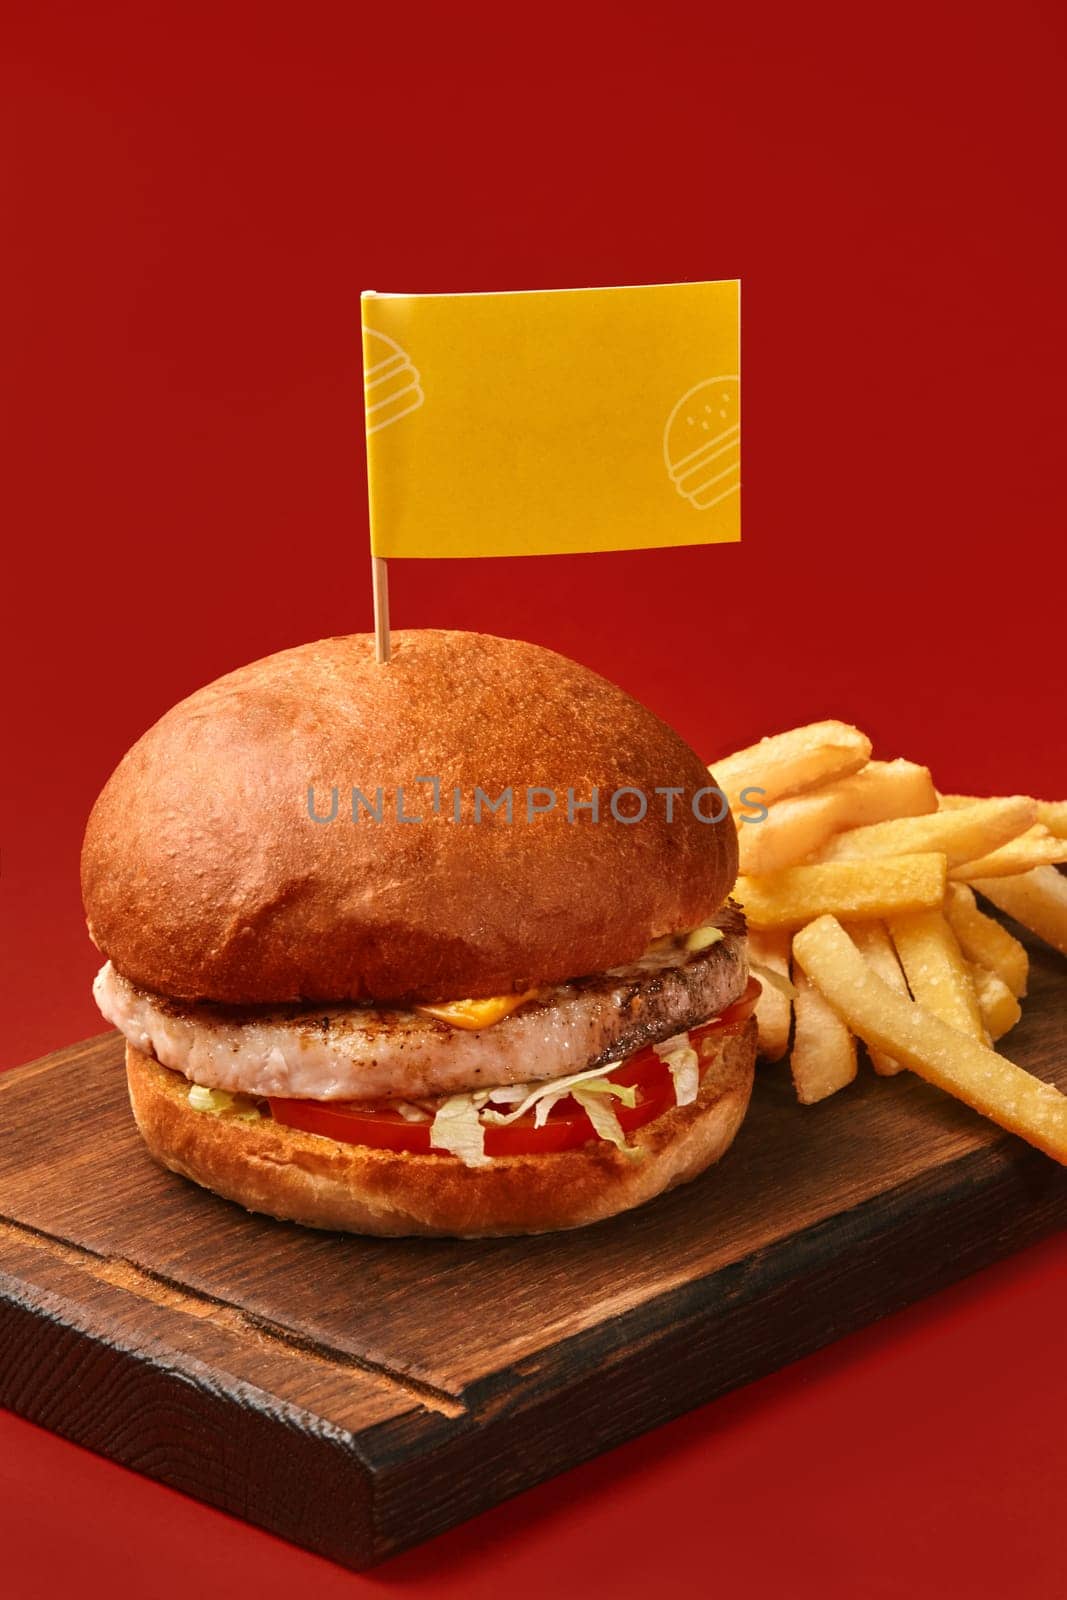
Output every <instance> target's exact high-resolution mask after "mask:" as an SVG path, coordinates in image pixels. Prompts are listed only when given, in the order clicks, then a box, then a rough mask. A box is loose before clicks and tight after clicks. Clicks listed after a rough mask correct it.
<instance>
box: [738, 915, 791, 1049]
mask: <svg viewBox="0 0 1067 1600" xmlns="http://www.w3.org/2000/svg"><path fill="white" fill-rule="evenodd" d="M791 942H792V941H791V939H790V936H789V934H788V932H786V931H784V930H777V931H773V932H772V931H769V930H768V931H766V932H762V933H761V932H760V930H759V929H758V928H753V929H752V930H751V932H750V933H749V936H748V957H749V964H750V965H751V966H753V967H754V968H759V967H765V968H766V969H767V970H768V971H769V972H772V973H777V974H778V977H779V978H780V979H782V986H781V987H779V985H778V984H776V983H772V982H771V981H770V980H769V979H764V980H762V982H763V988H762V991H761V993H760V997H759V999H758V1000H757V1001H756V1027H757V1028H758V1030H759V1053H760V1055H761V1056H762V1057H763V1059H764V1060H765V1061H780V1060H781V1059H782V1057H783V1056H784V1055H785V1053H786V1051H787V1050H788V1048H789V1029H790V1026H791V1024H792V1021H793V1001H792V999H791V997H790V995H789V991H788V989H787V988H786V987H785V985H786V984H788V983H789V947H790V944H791ZM759 976H760V974H759V971H758V970H757V971H756V977H757V978H759Z"/></svg>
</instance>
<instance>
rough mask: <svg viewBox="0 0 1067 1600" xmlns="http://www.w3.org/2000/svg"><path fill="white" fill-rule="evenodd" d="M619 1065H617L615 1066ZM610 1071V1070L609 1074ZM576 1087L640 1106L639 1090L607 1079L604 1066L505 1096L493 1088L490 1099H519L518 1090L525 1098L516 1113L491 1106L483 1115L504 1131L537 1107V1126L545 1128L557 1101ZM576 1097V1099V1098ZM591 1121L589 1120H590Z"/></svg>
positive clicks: (527, 1086)
mask: <svg viewBox="0 0 1067 1600" xmlns="http://www.w3.org/2000/svg"><path fill="white" fill-rule="evenodd" d="M613 1065H614V1066H618V1065H619V1063H618V1062H614V1063H613ZM610 1070H611V1068H608V1071H610ZM576 1084H584V1085H585V1086H586V1088H589V1089H592V1091H593V1093H594V1094H607V1095H615V1096H616V1097H617V1098H618V1099H619V1100H621V1101H622V1103H623V1105H626V1106H633V1105H636V1104H637V1090H636V1089H634V1088H633V1087H632V1086H631V1085H629V1084H624V1083H614V1082H612V1080H611V1079H610V1078H608V1077H606V1076H605V1073H604V1068H603V1067H591V1068H590V1069H589V1070H588V1071H587V1072H574V1073H572V1074H571V1075H570V1077H569V1078H548V1079H546V1081H545V1082H544V1083H534V1084H529V1083H523V1084H515V1085H512V1086H511V1087H510V1089H509V1090H508V1091H507V1094H506V1096H505V1094H504V1093H502V1092H501V1091H500V1090H499V1089H492V1090H491V1091H490V1094H489V1098H490V1099H491V1100H505V1103H506V1102H507V1101H509V1100H513V1099H516V1098H518V1096H517V1095H516V1094H515V1090H521V1091H522V1096H521V1098H519V1103H518V1105H517V1106H516V1107H515V1110H514V1111H494V1110H493V1108H492V1107H491V1106H490V1107H489V1108H488V1109H487V1110H486V1111H485V1112H484V1113H483V1115H484V1118H485V1120H486V1122H491V1123H492V1124H493V1126H494V1127H497V1128H504V1127H506V1126H507V1124H508V1123H509V1122H517V1121H518V1120H519V1118H520V1117H524V1116H525V1115H526V1113H527V1111H529V1110H530V1108H531V1106H535V1107H536V1110H535V1111H534V1126H535V1127H537V1128H543V1127H544V1125H545V1121H546V1119H547V1117H548V1113H549V1112H550V1111H551V1110H552V1107H553V1106H554V1105H555V1103H556V1101H557V1100H563V1099H565V1098H566V1096H567V1095H569V1094H570V1092H571V1090H572V1089H573V1088H574V1086H575V1085H576ZM575 1098H577V1096H575ZM591 1120H592V1118H590V1121H591Z"/></svg>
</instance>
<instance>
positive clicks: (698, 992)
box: [93, 906, 748, 1100]
mask: <svg viewBox="0 0 1067 1600" xmlns="http://www.w3.org/2000/svg"><path fill="white" fill-rule="evenodd" d="M713 922H714V925H716V926H718V927H719V928H720V929H721V931H722V938H721V939H719V940H718V941H717V942H715V943H714V944H711V945H709V946H708V947H707V948H705V949H703V950H700V951H696V952H693V953H689V952H687V951H686V948H685V940H684V938H683V937H679V938H678V939H672V940H665V941H658V942H657V944H656V946H655V947H653V949H652V950H651V951H650V952H649V953H648V954H647V955H645V956H643V957H642V958H641V960H640V961H638V962H636V963H635V964H634V965H632V966H628V967H618V968H615V969H613V970H612V971H610V972H605V973H599V974H597V975H596V976H594V977H589V978H579V979H576V980H575V981H574V982H572V983H565V984H561V985H559V986H558V987H556V988H553V989H550V990H546V991H544V992H543V993H542V994H541V995H539V996H538V997H537V998H536V999H533V1000H530V1001H527V1002H526V1004H524V1005H523V1006H521V1007H520V1008H519V1009H518V1010H517V1011H513V1012H512V1013H511V1015H510V1016H507V1017H504V1018H503V1020H502V1021H500V1022H497V1023H494V1024H493V1025H492V1026H491V1027H488V1028H483V1029H481V1030H479V1031H477V1032H473V1031H468V1030H463V1029H459V1028H454V1027H452V1026H451V1025H450V1024H449V1023H447V1022H441V1021H439V1020H438V1019H436V1018H433V1017H426V1016H422V1015H420V1014H419V1013H418V1012H415V1011H402V1010H396V1009H389V1010H384V1009H378V1008H376V1007H373V1006H365V1005H345V1006H332V1007H323V1006H315V1007H310V1006H270V1007H235V1006H220V1005H209V1004H201V1005H186V1004H182V1003H179V1002H177V1001H173V1000H168V999H166V998H165V997H164V996H162V995H157V994H151V993H149V992H148V991H147V990H145V989H139V988H137V987H136V986H135V985H134V984H132V983H129V982H128V981H127V980H126V979H125V978H124V977H122V975H121V974H120V973H119V972H117V971H116V970H115V968H114V967H113V966H112V965H111V963H110V962H108V963H107V965H106V966H104V967H103V968H102V969H101V971H100V973H99V974H98V976H97V979H96V982H95V984H94V985H93V993H94V995H95V996H96V1001H97V1004H98V1005H99V1007H100V1010H101V1011H102V1012H103V1014H104V1016H105V1017H106V1018H107V1020H108V1021H109V1022H111V1023H113V1024H114V1025H115V1027H116V1028H118V1029H119V1030H120V1031H121V1032H122V1033H123V1034H125V1036H126V1038H127V1039H128V1040H129V1041H130V1043H131V1044H132V1045H134V1046H135V1047H136V1048H137V1049H138V1050H141V1051H143V1052H145V1053H146V1054H149V1055H153V1056H155V1058H156V1060H157V1061H159V1062H161V1063H162V1065H163V1066H165V1067H172V1068H174V1069H175V1070H176V1071H178V1072H183V1073H184V1074H185V1076H186V1077H187V1078H189V1079H191V1081H192V1082H194V1083H200V1084H204V1085H206V1086H207V1087H209V1088H213V1089H229V1090H235V1091H239V1092H243V1093H245V1094H251V1095H278V1096H281V1097H291V1096H294V1097H299V1098H306V1099H313V1100H379V1099H390V1098H393V1099H419V1098H422V1097H424V1096H432V1095H441V1094H456V1093H460V1092H463V1091H468V1090H472V1089H487V1088H490V1087H492V1086H494V1085H500V1084H513V1083H528V1082H531V1081H536V1080H538V1079H548V1078H558V1077H563V1076H564V1075H565V1074H567V1073H572V1072H582V1071H584V1070H585V1069H586V1068H587V1067H594V1066H599V1065H601V1064H603V1063H606V1062H609V1061H619V1060H621V1059H622V1058H623V1057H624V1056H628V1055H632V1054H633V1052H634V1051H635V1050H639V1049H641V1048H642V1047H643V1046H644V1045H647V1044H652V1043H657V1042H658V1041H659V1040H661V1039H667V1038H670V1037H671V1036H672V1035H674V1034H676V1033H682V1032H684V1031H685V1030H686V1029H687V1028H693V1027H696V1026H697V1025H698V1024H699V1023H702V1022H706V1021H707V1020H708V1019H709V1018H710V1017H715V1016H718V1015H719V1013H720V1012H722V1011H725V1010H726V1008H727V1006H729V1005H732V1004H733V1002H734V1001H735V1000H737V999H738V998H739V997H740V995H741V993H742V991H743V990H744V987H745V984H746V982H747V979H748V963H747V956H746V945H745V937H744V921H743V918H742V917H741V914H740V912H739V911H738V910H737V908H736V907H734V906H726V907H724V908H723V910H722V911H721V912H720V913H719V916H718V917H717V918H715V919H713Z"/></svg>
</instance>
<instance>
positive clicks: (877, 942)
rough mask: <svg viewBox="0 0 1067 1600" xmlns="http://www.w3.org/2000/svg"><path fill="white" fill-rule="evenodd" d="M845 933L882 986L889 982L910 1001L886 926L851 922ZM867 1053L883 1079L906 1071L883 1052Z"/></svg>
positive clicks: (872, 1051)
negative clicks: (876, 975)
mask: <svg viewBox="0 0 1067 1600" xmlns="http://www.w3.org/2000/svg"><path fill="white" fill-rule="evenodd" d="M845 932H846V933H847V934H848V936H849V938H850V939H851V940H852V942H853V944H854V945H855V946H856V949H857V950H858V951H859V952H860V954H861V955H862V956H863V958H864V960H865V961H869V962H870V964H871V966H872V967H873V968H874V970H875V972H877V974H878V976H879V977H880V978H881V979H882V981H883V983H887V984H888V985H889V987H890V988H891V989H893V990H895V992H896V993H897V994H899V995H903V997H904V999H905V1000H907V999H908V998H909V996H908V985H907V981H906V979H905V977H904V974H903V972H902V971H901V969H900V962H899V961H898V959H897V952H896V950H895V949H894V947H893V941H892V939H891V938H890V937H889V930H888V928H887V927H886V925H885V923H884V922H848V923H846V924H845ZM867 1054H868V1055H869V1056H870V1058H871V1066H872V1067H873V1068H874V1070H875V1072H877V1073H879V1074H880V1076H881V1077H883V1078H892V1077H894V1076H895V1074H896V1073H898V1072H903V1071H904V1068H903V1067H902V1066H901V1064H900V1062H899V1061H894V1059H893V1057H892V1056H887V1055H886V1054H885V1052H884V1051H883V1050H872V1049H870V1048H868V1050H867Z"/></svg>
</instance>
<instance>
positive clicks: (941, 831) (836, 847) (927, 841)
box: [819, 795, 1035, 868]
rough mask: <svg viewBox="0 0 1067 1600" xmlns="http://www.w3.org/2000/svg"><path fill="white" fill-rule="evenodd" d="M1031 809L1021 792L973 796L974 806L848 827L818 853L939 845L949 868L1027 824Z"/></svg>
mask: <svg viewBox="0 0 1067 1600" xmlns="http://www.w3.org/2000/svg"><path fill="white" fill-rule="evenodd" d="M1034 814H1035V809H1034V802H1033V801H1032V800H1028V799H1027V798H1026V796H1025V795H1012V796H1009V797H1008V798H1007V799H1005V800H976V801H975V803H974V805H973V806H961V807H960V808H959V809H958V810H955V811H935V812H933V813H932V814H931V815H929V816H923V817H900V818H896V819H894V820H893V821H891V822H875V823H873V824H872V825H871V826H870V827H868V828H853V829H852V831H851V832H850V833H841V834H838V836H837V837H836V838H835V839H831V840H830V842H829V844H827V845H825V846H824V847H823V849H822V851H821V852H820V855H819V859H820V861H857V860H870V859H872V858H875V857H879V856H901V855H913V854H915V852H916V851H919V850H938V851H940V852H941V853H942V854H944V855H946V856H947V857H948V860H949V867H950V868H951V867H952V866H954V865H955V864H956V863H957V862H960V861H970V860H973V859H974V858H975V857H977V856H984V855H986V854H987V852H988V851H990V850H996V849H997V848H998V847H999V846H1000V845H1003V844H1006V843H1007V841H1008V840H1009V839H1014V838H1015V837H1016V835H1017V834H1020V833H1022V832H1023V831H1024V830H1025V829H1026V828H1028V827H1030V825H1031V823H1032V822H1033V820H1034Z"/></svg>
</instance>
